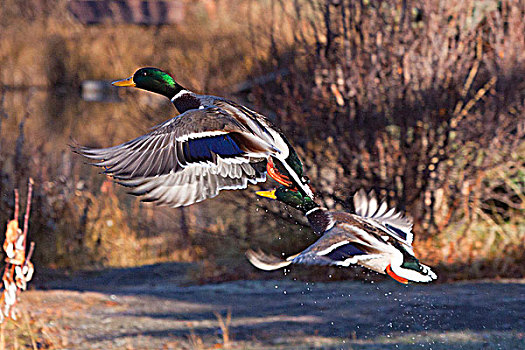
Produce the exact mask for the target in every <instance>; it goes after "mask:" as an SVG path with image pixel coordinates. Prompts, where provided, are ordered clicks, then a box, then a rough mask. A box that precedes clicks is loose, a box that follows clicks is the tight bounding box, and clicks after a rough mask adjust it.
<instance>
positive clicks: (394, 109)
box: [0, 0, 525, 281]
mask: <svg viewBox="0 0 525 350" xmlns="http://www.w3.org/2000/svg"><path fill="white" fill-rule="evenodd" d="M92 2H93V1H92ZM95 2H97V1H95ZM78 3H82V1H76V2H75V1H65V0H63V1H58V2H57V1H48V0H27V1H25V2H20V1H16V0H5V1H4V5H3V6H2V7H1V8H0V30H1V32H2V35H1V36H0V67H1V68H0V221H1V222H4V223H6V222H7V220H8V218H9V217H11V216H12V211H13V207H14V200H13V194H12V193H13V188H15V187H19V188H20V189H21V190H22V189H24V188H25V186H24V184H25V182H26V179H27V178H28V177H29V176H32V177H33V178H34V180H35V195H34V201H33V208H34V209H33V210H34V211H33V213H32V216H31V225H30V235H31V240H35V241H36V252H35V257H34V259H35V261H36V264H35V265H36V266H37V272H38V266H47V267H50V268H66V269H99V268H103V267H115V266H135V265H141V264H148V263H157V262H166V261H193V262H199V265H198V266H199V267H198V269H197V270H195V272H194V274H195V275H194V278H195V279H198V280H205V281H209V280H225V279H232V278H250V277H255V276H257V275H256V272H255V270H254V269H253V268H252V267H251V266H250V265H249V264H248V262H247V261H246V259H245V258H244V251H245V250H246V249H247V248H248V247H252V248H254V247H261V248H263V249H264V250H266V251H268V252H273V253H274V254H275V253H280V252H283V253H294V252H297V251H299V250H300V249H303V248H304V247H306V246H307V245H309V244H311V243H312V242H313V240H314V239H315V236H314V235H313V233H312V232H311V230H310V229H309V228H308V226H307V224H306V222H305V221H304V219H303V218H302V217H301V215H299V214H298V213H296V212H294V211H293V210H290V211H288V210H287V208H285V207H284V206H281V205H279V204H278V203H271V202H267V201H264V200H262V199H261V200H259V199H257V198H256V197H255V195H254V190H256V189H257V187H253V186H252V187H251V188H249V189H248V190H246V191H242V192H240V191H236V192H231V191H229V192H228V191H226V192H223V193H221V195H220V196H218V197H217V198H215V199H213V200H209V201H205V202H203V203H199V204H195V205H193V206H190V207H186V208H179V209H170V208H162V207H155V206H151V205H146V204H143V203H140V202H139V201H138V200H137V199H136V198H134V197H132V196H129V195H127V194H126V193H125V191H124V190H123V189H122V188H119V187H118V186H115V185H114V184H112V183H111V181H110V180H109V179H107V178H105V177H104V176H103V175H100V174H98V170H97V169H94V168H92V167H90V166H88V165H86V164H84V162H83V160H82V159H80V157H79V156H77V155H75V154H73V153H71V152H70V150H69V147H68V144H71V143H72V142H78V143H80V144H82V145H89V146H98V147H107V146H110V145H115V144H117V143H121V142H124V141H126V140H128V139H131V138H133V137H136V136H138V135H140V134H142V133H144V132H146V131H147V130H148V129H149V128H150V127H152V126H153V125H155V124H157V123H159V122H161V121H164V120H166V119H168V118H170V117H172V116H174V114H175V111H174V109H173V107H171V105H170V103H169V101H165V100H164V99H162V98H159V97H158V96H155V95H152V94H149V93H146V92H143V91H137V90H135V91H132V90H129V89H126V90H125V91H120V90H119V91H117V90H114V89H111V88H109V87H108V88H107V90H106V92H105V93H104V94H103V96H105V98H104V99H105V100H104V99H103V101H89V100H90V99H89V98H86V96H85V95H84V98H82V96H83V95H82V91H83V88H82V86H84V85H83V83H84V82H85V81H87V80H100V81H110V80H113V79H119V78H124V77H128V76H129V75H131V74H132V73H133V71H134V70H135V69H136V68H138V67H141V66H156V67H159V68H162V69H164V70H167V71H169V72H171V73H172V74H173V75H174V76H175V77H176V79H177V80H178V81H179V82H180V83H181V84H182V85H183V86H186V87H188V88H190V89H192V90H195V91H198V92H204V93H208V94H216V95H220V96H226V97H229V98H232V99H234V100H237V101H240V102H242V103H245V104H247V105H249V106H251V107H252V108H254V109H255V110H257V111H260V112H261V113H263V114H265V115H267V116H268V117H269V118H271V119H272V120H273V121H274V122H275V123H276V124H277V125H278V126H279V127H280V128H281V129H282V130H283V132H285V134H286V135H287V136H288V137H289V139H291V140H292V141H293V142H294V145H295V146H296V148H297V150H298V151H299V153H300V155H301V157H302V159H303V160H304V162H305V167H306V170H307V173H308V175H309V176H310V178H311V180H312V184H313V186H314V188H315V190H316V191H317V192H318V193H319V200H320V201H321V202H323V205H325V206H326V207H328V208H339V209H347V210H350V209H352V205H351V202H352V195H353V193H354V192H355V191H356V190H357V189H358V188H361V187H364V188H365V189H367V190H370V189H375V190H376V192H378V193H380V195H381V197H383V198H385V199H387V200H389V201H390V202H391V204H395V205H397V206H398V207H399V208H400V209H403V210H406V212H407V213H408V215H409V216H410V217H412V218H413V219H414V222H415V228H414V231H415V233H416V242H415V250H416V253H417V254H418V255H419V257H420V258H421V260H422V261H424V262H425V263H427V264H429V265H431V266H437V271H438V273H439V274H440V277H441V280H442V281H443V280H448V279H469V278H484V277H523V276H524V275H525V253H524V252H525V249H524V248H525V219H524V212H523V211H524V209H525V166H524V165H525V79H524V78H525V42H524V39H523V33H524V32H525V22H524V21H523V18H524V17H525V5H524V3H523V2H522V1H518V0H516V1H492V0H485V1H460V0H452V1H447V2H443V1H432V0H428V1H410V0H401V1H348V0H294V1H282V0H263V1H248V0H237V1H234V0H201V1H186V0H180V1H175V2H174V4H175V3H176V6H175V5H174V4H172V6H175V7H174V8H172V9H171V11H175V15H176V16H175V17H176V20H172V21H164V22H162V21H160V22H158V21H157V22H155V21H154V20H152V19H155V18H154V16H153V15H154V14H152V13H149V12H148V11H147V9H148V6H149V5H148V4H150V5H151V3H155V1H153V0H152V1H149V2H148V1H131V0H130V1H112V0H107V1H99V2H98V3H99V5H100V4H101V3H104V4H105V5H107V6H108V8H109V9H110V11H109V12H110V14H112V16H109V17H104V18H101V19H100V20H98V21H95V22H93V21H92V20H91V21H90V20H86V18H83V17H82V16H79V15H78V13H79V10H78V8H77V7H75V6H77V5H78ZM156 3H157V4H156V5H158V6H160V5H159V4H161V3H163V2H159V1H157V2H156ZM81 5H82V4H81ZM118 8H120V9H121V12H122V13H124V14H126V13H127V17H126V16H124V15H122V16H120V17H119V15H118V13H117V12H118V11H117V10H118ZM122 9H124V10H122ZM164 10H165V11H167V10H166V9H164ZM141 11H142V12H141ZM99 12H100V11H99ZM80 13H82V11H80ZM94 13H96V11H95V12H94ZM102 15H103V13H102V14H100V13H99V14H98V16H102ZM95 18H96V16H95ZM144 19H145V20H144ZM165 22H167V23H165ZM73 140H74V141H73ZM271 186H275V184H273V183H270V182H268V183H267V184H266V185H265V188H270V187H271ZM23 196H24V194H23ZM3 231H4V230H2V232H3ZM306 271H307V270H305V269H300V268H294V273H293V275H292V276H294V277H298V276H300V275H301V276H303V274H304V273H305V272H306ZM308 272H309V278H314V275H315V276H316V278H319V276H321V277H320V278H328V277H330V278H362V277H365V278H375V276H368V274H366V273H363V272H362V271H361V272H360V271H359V270H358V269H357V268H355V269H344V270H341V269H334V268H331V269H314V270H311V269H308ZM258 276H261V275H258ZM264 276H272V275H271V274H264ZM273 276H275V275H273Z"/></svg>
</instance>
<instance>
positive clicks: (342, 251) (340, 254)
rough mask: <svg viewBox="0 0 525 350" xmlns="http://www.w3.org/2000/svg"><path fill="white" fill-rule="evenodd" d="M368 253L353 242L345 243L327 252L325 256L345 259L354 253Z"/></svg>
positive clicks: (332, 258)
mask: <svg viewBox="0 0 525 350" xmlns="http://www.w3.org/2000/svg"><path fill="white" fill-rule="evenodd" d="M363 254H366V253H365V252H363V251H362V250H361V249H359V248H357V247H356V246H354V245H352V244H345V245H344V246H341V247H339V248H337V249H334V250H333V251H331V252H330V253H328V254H326V255H325V256H326V257H327V258H330V259H331V260H336V261H340V260H345V259H348V258H351V257H352V256H354V255H363Z"/></svg>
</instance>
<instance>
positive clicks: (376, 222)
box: [246, 186, 437, 284]
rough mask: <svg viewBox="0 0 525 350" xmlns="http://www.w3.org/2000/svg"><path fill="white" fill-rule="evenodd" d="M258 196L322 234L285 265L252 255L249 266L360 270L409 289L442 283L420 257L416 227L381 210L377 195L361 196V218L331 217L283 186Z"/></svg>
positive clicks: (384, 207)
mask: <svg viewBox="0 0 525 350" xmlns="http://www.w3.org/2000/svg"><path fill="white" fill-rule="evenodd" d="M257 194H258V195H260V196H263V197H267V198H271V199H277V200H279V201H281V202H284V203H286V204H288V205H290V206H292V207H294V208H296V209H299V210H301V211H302V212H303V213H304V214H305V215H306V217H307V219H308V221H309V222H310V225H311V226H312V228H313V229H314V231H315V232H316V233H318V234H322V236H321V238H319V239H318V240H317V241H316V242H315V243H314V244H312V245H311V246H310V247H308V248H306V249H305V250H303V251H302V252H300V253H298V254H295V255H292V256H290V257H288V258H287V259H285V260H282V259H280V258H277V257H273V256H268V255H266V254H264V253H262V252H261V251H258V252H254V251H252V250H248V251H247V252H246V255H247V257H248V260H250V262H251V263H252V264H253V265H254V266H256V267H258V268H259V269H262V270H267V271H270V270H276V269H279V268H281V267H285V266H288V265H290V264H310V265H338V266H350V265H351V264H359V265H362V266H364V267H366V268H369V269H370V270H373V271H376V272H379V273H382V274H384V273H386V274H388V275H389V276H390V277H392V278H393V279H395V280H396V281H398V282H400V283H405V284H407V283H408V282H409V281H412V282H430V281H432V280H435V279H436V278H437V275H436V274H435V273H434V272H433V271H432V270H431V269H430V268H429V267H428V266H426V265H423V264H421V263H419V260H418V259H417V258H416V257H415V256H414V251H413V249H412V241H413V238H414V236H413V234H412V232H411V230H412V222H411V221H410V220H409V219H407V218H405V217H403V216H402V215H401V213H399V212H396V210H395V208H392V209H389V208H388V207H387V204H386V203H385V202H382V203H381V204H380V205H379V204H378V201H377V199H376V197H375V194H374V192H373V191H372V192H370V194H369V196H367V195H366V193H365V192H364V191H363V190H360V191H359V192H357V193H356V195H355V196H354V206H355V208H356V213H355V214H350V213H346V212H335V211H328V210H326V209H324V208H321V207H319V206H318V205H317V204H316V203H315V202H314V201H313V200H312V199H311V198H309V197H304V196H303V195H301V193H299V192H297V191H294V190H293V189H290V188H286V187H283V186H281V187H279V188H278V189H276V190H273V191H259V192H257Z"/></svg>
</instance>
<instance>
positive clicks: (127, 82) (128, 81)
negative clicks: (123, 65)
mask: <svg viewBox="0 0 525 350" xmlns="http://www.w3.org/2000/svg"><path fill="white" fill-rule="evenodd" d="M111 85H113V86H135V82H134V81H133V77H132V76H131V77H129V78H127V79H122V80H117V81H114V82H112V83H111Z"/></svg>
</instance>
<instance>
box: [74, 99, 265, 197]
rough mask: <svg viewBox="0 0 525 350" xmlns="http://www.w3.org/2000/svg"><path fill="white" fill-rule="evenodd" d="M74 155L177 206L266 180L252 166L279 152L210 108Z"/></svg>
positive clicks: (137, 189)
mask: <svg viewBox="0 0 525 350" xmlns="http://www.w3.org/2000/svg"><path fill="white" fill-rule="evenodd" d="M74 151H75V152H77V153H79V154H81V155H83V156H85V157H87V158H89V159H92V160H94V161H95V163H94V164H93V165H96V166H100V167H104V168H105V173H106V174H109V175H111V176H113V177H114V178H116V179H117V180H118V181H119V182H120V183H121V184H123V185H125V186H128V187H132V188H134V190H133V191H132V193H133V194H136V195H144V199H145V200H147V201H154V202H158V203H159V204H165V205H170V206H173V207H177V206H181V205H189V204H192V203H195V202H198V201H202V200H204V199H206V198H211V197H215V196H216V195H217V194H218V192H219V191H220V190H222V189H240V188H246V187H247V185H248V183H257V182H262V181H265V180H266V175H265V173H264V172H261V171H258V170H257V169H255V168H254V167H253V166H252V164H250V163H253V162H260V161H262V160H264V159H266V158H267V157H268V155H269V154H270V153H272V152H273V147H272V146H271V145H269V144H268V143H266V142H265V141H264V140H261V139H260V138H258V137H256V136H255V135H253V134H252V133H250V131H249V129H247V127H246V126H245V125H243V124H242V123H240V122H239V121H238V120H237V119H235V118H234V117H232V116H231V115H230V114H228V113H227V112H225V111H224V110H222V109H220V108H217V107H209V108H205V109H198V110H190V111H187V112H185V113H183V114H181V115H179V116H177V117H175V118H173V119H171V120H168V121H166V122H165V123H162V124H160V125H158V126H157V127H155V128H154V129H153V130H152V131H151V132H149V133H148V134H146V135H143V136H140V137H138V138H136V139H134V140H131V141H128V142H126V143H123V144H121V145H118V146H114V147H109V148H102V149H94V148H88V147H78V148H75V149H74ZM199 186H200V187H199Z"/></svg>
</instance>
